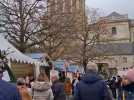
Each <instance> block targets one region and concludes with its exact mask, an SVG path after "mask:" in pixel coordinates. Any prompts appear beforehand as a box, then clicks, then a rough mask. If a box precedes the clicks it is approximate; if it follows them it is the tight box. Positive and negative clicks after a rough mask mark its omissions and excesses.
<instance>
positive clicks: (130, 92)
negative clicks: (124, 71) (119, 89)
mask: <svg viewBox="0 0 134 100" xmlns="http://www.w3.org/2000/svg"><path fill="white" fill-rule="evenodd" d="M123 90H125V94H126V100H134V83H131V84H128V85H126V86H123Z"/></svg>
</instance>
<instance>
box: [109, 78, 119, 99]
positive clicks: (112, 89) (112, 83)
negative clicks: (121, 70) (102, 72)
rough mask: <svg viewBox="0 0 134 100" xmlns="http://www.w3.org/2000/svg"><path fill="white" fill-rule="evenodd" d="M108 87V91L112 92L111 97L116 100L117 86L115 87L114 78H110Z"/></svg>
mask: <svg viewBox="0 0 134 100" xmlns="http://www.w3.org/2000/svg"><path fill="white" fill-rule="evenodd" d="M109 86H110V89H111V91H112V95H113V97H114V98H115V99H116V87H117V85H116V77H112V79H111V81H110V84H109Z"/></svg>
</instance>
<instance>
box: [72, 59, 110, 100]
mask: <svg viewBox="0 0 134 100" xmlns="http://www.w3.org/2000/svg"><path fill="white" fill-rule="evenodd" d="M97 72H98V66H97V65H96V64H95V63H93V62H89V63H88V64H87V70H86V74H85V75H84V76H83V77H81V80H80V82H79V83H77V85H76V89H75V91H74V100H112V96H111V95H110V93H109V89H108V87H107V85H106V82H105V81H104V80H103V79H102V77H101V76H99V74H98V73H97Z"/></svg>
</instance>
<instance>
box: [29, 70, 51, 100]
mask: <svg viewBox="0 0 134 100" xmlns="http://www.w3.org/2000/svg"><path fill="white" fill-rule="evenodd" d="M31 88H32V95H33V100H53V93H52V89H51V84H50V82H49V79H48V77H47V75H46V74H45V73H40V74H39V76H38V78H37V80H36V81H35V82H32V83H31Z"/></svg>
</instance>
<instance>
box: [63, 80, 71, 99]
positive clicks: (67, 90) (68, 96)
mask: <svg viewBox="0 0 134 100" xmlns="http://www.w3.org/2000/svg"><path fill="white" fill-rule="evenodd" d="M64 88H65V93H66V100H71V96H72V83H71V80H70V79H69V78H66V80H65V85H64Z"/></svg>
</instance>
